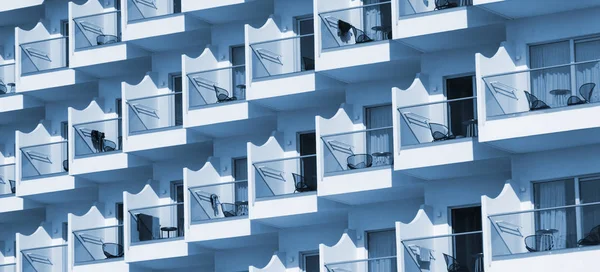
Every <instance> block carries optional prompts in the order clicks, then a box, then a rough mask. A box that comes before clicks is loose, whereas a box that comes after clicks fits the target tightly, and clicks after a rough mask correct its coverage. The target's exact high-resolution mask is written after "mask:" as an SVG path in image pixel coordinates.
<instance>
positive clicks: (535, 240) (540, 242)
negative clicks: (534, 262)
mask: <svg viewBox="0 0 600 272" xmlns="http://www.w3.org/2000/svg"><path fill="white" fill-rule="evenodd" d="M525 248H527V250H528V251H529V252H539V251H549V250H552V248H554V236H553V235H552V234H535V235H529V236H527V237H525Z"/></svg>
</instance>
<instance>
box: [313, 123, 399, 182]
mask: <svg viewBox="0 0 600 272" xmlns="http://www.w3.org/2000/svg"><path fill="white" fill-rule="evenodd" d="M392 129H393V128H392V127H383V128H374V129H367V130H360V131H352V132H344V133H338V134H332V135H325V136H321V140H323V145H324V146H325V148H323V152H324V153H325V154H324V156H323V161H324V167H325V174H328V173H333V172H340V171H348V170H354V169H367V168H371V167H378V166H389V165H392V164H393V163H394V159H393V158H394V156H393V153H392V151H393V149H394V148H393V131H392Z"/></svg>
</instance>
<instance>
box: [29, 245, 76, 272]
mask: <svg viewBox="0 0 600 272" xmlns="http://www.w3.org/2000/svg"><path fill="white" fill-rule="evenodd" d="M21 254H23V261H22V265H23V267H22V271H23V272H40V271H53V272H55V271H56V272H67V267H68V265H67V256H68V255H67V245H58V246H49V247H40V248H33V249H26V250H21Z"/></svg>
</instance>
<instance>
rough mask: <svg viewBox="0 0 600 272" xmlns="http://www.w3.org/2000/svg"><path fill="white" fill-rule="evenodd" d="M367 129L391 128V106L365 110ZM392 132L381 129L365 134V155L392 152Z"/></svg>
mask: <svg viewBox="0 0 600 272" xmlns="http://www.w3.org/2000/svg"><path fill="white" fill-rule="evenodd" d="M366 115H367V129H374V128H383V127H390V126H392V106H391V105H386V106H379V107H372V108H367V111H366ZM392 137H393V135H392V131H391V130H390V129H382V130H376V131H370V132H367V153H369V154H373V153H375V152H392Z"/></svg>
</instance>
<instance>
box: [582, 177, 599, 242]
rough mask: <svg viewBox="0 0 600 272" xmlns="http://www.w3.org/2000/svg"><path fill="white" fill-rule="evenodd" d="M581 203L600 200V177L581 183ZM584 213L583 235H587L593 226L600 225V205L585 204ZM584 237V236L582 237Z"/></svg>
mask: <svg viewBox="0 0 600 272" xmlns="http://www.w3.org/2000/svg"><path fill="white" fill-rule="evenodd" d="M580 192H581V195H580V199H581V203H582V204H584V203H594V202H600V178H594V179H590V180H584V181H581V183H580ZM581 213H582V217H583V218H582V228H583V229H582V235H583V236H585V235H586V234H588V233H589V232H590V230H591V229H592V228H594V227H595V226H597V225H600V205H590V206H584V207H582V209H581ZM580 238H583V237H580Z"/></svg>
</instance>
